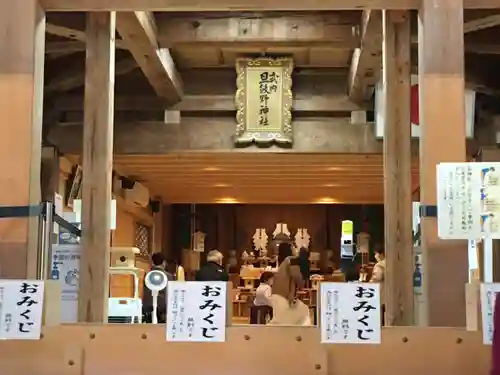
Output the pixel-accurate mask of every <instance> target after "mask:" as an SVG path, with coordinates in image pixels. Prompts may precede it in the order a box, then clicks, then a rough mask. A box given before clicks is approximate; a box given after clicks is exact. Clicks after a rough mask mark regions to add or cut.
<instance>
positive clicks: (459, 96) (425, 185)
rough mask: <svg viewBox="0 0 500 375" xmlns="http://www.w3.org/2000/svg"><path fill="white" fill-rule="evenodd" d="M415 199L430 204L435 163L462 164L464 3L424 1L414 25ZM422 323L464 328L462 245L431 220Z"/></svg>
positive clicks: (427, 221)
mask: <svg viewBox="0 0 500 375" xmlns="http://www.w3.org/2000/svg"><path fill="white" fill-rule="evenodd" d="M418 53H419V88H420V127H421V137H420V200H421V203H422V204H423V205H431V206H435V205H436V203H437V200H436V165H437V164H439V163H441V162H464V161H465V160H466V149H465V144H466V141H465V92H464V91H465V87H464V86H465V82H464V33H463V0H423V1H422V8H421V9H420V12H419V24H418ZM421 228H422V255H423V284H422V287H423V293H424V297H425V298H426V310H427V322H426V323H427V324H428V325H430V326H454V327H458V326H462V327H463V326H465V283H467V281H468V260H467V241H450V240H446V241H444V240H440V239H439V238H438V237H437V221H436V218H432V217H428V218H425V217H424V218H422V221H421Z"/></svg>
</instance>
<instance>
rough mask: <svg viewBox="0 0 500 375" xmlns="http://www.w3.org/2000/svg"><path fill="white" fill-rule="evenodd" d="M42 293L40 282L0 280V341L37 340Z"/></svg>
mask: <svg viewBox="0 0 500 375" xmlns="http://www.w3.org/2000/svg"><path fill="white" fill-rule="evenodd" d="M43 292H44V284H43V281H39V280H0V340H38V339H40V334H41V329H42V312H43Z"/></svg>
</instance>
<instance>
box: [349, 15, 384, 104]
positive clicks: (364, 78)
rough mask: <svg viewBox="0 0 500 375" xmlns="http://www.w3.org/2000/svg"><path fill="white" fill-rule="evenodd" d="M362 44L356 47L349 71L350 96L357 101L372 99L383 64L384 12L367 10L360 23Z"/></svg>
mask: <svg viewBox="0 0 500 375" xmlns="http://www.w3.org/2000/svg"><path fill="white" fill-rule="evenodd" d="M360 39H361V42H360V46H359V47H358V48H356V49H354V52H353V54H352V59H351V68H350V72H349V81H348V90H349V97H350V98H351V100H353V101H355V102H362V101H366V100H369V99H371V97H372V95H373V90H374V86H375V84H376V83H377V80H378V78H379V72H380V67H381V65H382V13H381V11H377V10H365V11H364V12H363V16H362V18H361V25H360Z"/></svg>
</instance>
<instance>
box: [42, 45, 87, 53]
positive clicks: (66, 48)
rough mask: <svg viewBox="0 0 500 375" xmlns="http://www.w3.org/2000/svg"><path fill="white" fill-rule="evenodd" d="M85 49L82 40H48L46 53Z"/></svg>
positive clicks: (72, 51)
mask: <svg viewBox="0 0 500 375" xmlns="http://www.w3.org/2000/svg"><path fill="white" fill-rule="evenodd" d="M83 51H85V44H84V43H81V42H48V43H46V44H45V54H46V55H50V54H54V53H57V54H60V53H65V54H70V53H75V52H83Z"/></svg>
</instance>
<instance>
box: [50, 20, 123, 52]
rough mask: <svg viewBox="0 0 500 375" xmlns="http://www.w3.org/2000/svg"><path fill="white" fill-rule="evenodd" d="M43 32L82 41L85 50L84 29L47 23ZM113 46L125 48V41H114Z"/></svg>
mask: <svg viewBox="0 0 500 375" xmlns="http://www.w3.org/2000/svg"><path fill="white" fill-rule="evenodd" d="M45 32H46V33H47V34H50V35H55V36H59V37H61V38H66V39H69V40H73V41H75V42H82V43H83V50H85V42H86V38H87V37H86V34H85V32H84V31H81V30H77V29H72V28H69V27H65V26H59V25H54V24H51V23H48V24H47V27H46V30H45ZM115 46H116V48H118V49H127V47H126V46H125V43H123V41H122V40H117V41H115Z"/></svg>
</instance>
